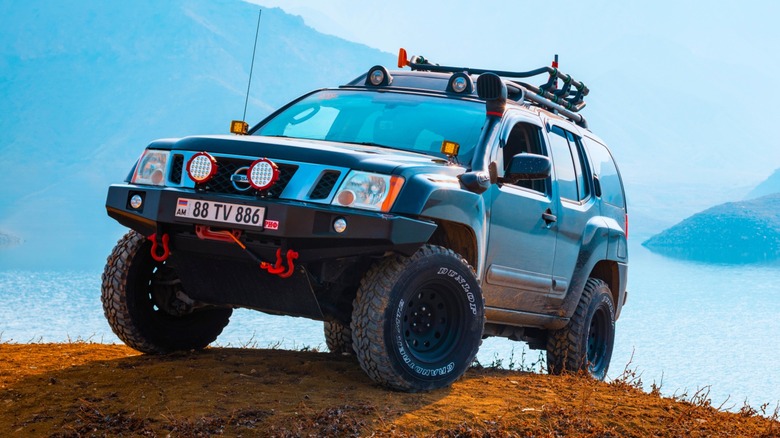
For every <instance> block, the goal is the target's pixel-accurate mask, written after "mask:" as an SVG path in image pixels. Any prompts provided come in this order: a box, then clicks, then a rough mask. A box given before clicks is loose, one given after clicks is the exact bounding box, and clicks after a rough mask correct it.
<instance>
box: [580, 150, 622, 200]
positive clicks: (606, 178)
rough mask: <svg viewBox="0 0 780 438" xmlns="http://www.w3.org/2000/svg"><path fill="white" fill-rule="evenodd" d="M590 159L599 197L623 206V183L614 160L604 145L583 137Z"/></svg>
mask: <svg viewBox="0 0 780 438" xmlns="http://www.w3.org/2000/svg"><path fill="white" fill-rule="evenodd" d="M585 146H586V147H587V149H588V155H589V156H590V161H591V163H593V171H594V172H595V177H596V178H598V179H599V183H600V184H601V199H602V200H603V201H604V202H608V203H610V204H612V205H615V206H618V207H621V208H625V206H626V199H625V196H624V194H623V183H622V182H621V180H620V173H618V170H617V166H615V160H613V159H612V154H610V153H609V150H608V149H607V147H606V146H604V145H603V144H601V143H598V142H596V141H593V140H591V139H589V138H585Z"/></svg>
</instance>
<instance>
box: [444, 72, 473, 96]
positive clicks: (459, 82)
mask: <svg viewBox="0 0 780 438" xmlns="http://www.w3.org/2000/svg"><path fill="white" fill-rule="evenodd" d="M447 91H449V92H454V93H459V94H460V93H464V94H471V93H473V92H474V83H473V82H472V81H471V77H469V75H467V74H466V73H455V74H453V75H452V76H451V77H450V81H449V83H448V84H447Z"/></svg>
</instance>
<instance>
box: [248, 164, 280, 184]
mask: <svg viewBox="0 0 780 438" xmlns="http://www.w3.org/2000/svg"><path fill="white" fill-rule="evenodd" d="M246 175H247V178H248V179H249V185H251V186H252V187H254V188H256V189H257V190H267V189H268V188H269V187H271V186H272V185H274V183H275V182H276V181H277V180H278V179H279V166H277V165H276V163H274V162H273V161H271V160H269V159H268V158H260V159H259V160H256V161H255V162H254V163H252V164H251V165H250V166H249V169H248V170H247V171H246Z"/></svg>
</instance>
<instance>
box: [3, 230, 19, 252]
mask: <svg viewBox="0 0 780 438" xmlns="http://www.w3.org/2000/svg"><path fill="white" fill-rule="evenodd" d="M20 243H22V242H21V239H19V238H18V237H16V236H14V235H11V234H5V233H3V232H0V249H3V248H10V247H12V246H15V245H18V244H20Z"/></svg>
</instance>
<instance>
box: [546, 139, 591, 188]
mask: <svg viewBox="0 0 780 438" xmlns="http://www.w3.org/2000/svg"><path fill="white" fill-rule="evenodd" d="M550 150H551V152H552V158H553V165H554V166H555V175H556V177H557V180H558V192H559V195H560V197H561V198H565V199H569V200H572V201H582V200H584V199H586V198H587V197H588V196H590V185H589V184H588V180H587V177H588V170H587V169H588V167H587V164H586V163H585V156H584V151H583V149H582V143H581V142H580V140H579V138H578V137H576V136H575V135H574V134H572V133H571V132H568V131H565V130H563V129H561V128H560V127H558V126H553V127H552V128H551V129H550Z"/></svg>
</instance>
